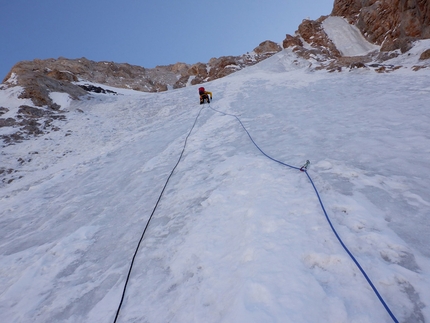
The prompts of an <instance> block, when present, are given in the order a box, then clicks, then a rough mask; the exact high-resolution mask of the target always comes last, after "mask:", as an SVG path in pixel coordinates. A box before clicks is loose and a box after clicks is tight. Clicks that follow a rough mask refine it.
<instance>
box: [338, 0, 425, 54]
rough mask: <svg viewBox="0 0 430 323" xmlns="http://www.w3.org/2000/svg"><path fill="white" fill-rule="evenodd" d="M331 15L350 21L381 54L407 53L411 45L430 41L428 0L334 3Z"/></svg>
mask: <svg viewBox="0 0 430 323" xmlns="http://www.w3.org/2000/svg"><path fill="white" fill-rule="evenodd" d="M331 14H332V15H333V16H341V17H345V18H347V19H348V21H349V22H350V23H353V24H355V25H356V26H357V27H358V28H359V29H360V30H361V32H362V33H363V35H365V36H366V37H367V39H368V40H369V41H370V42H372V43H374V44H377V45H381V51H392V50H395V49H400V50H401V51H402V52H406V51H408V50H409V49H410V43H411V41H413V40H415V39H427V38H430V2H429V1H428V0H379V1H375V0H335V2H334V7H333V11H332V13H331Z"/></svg>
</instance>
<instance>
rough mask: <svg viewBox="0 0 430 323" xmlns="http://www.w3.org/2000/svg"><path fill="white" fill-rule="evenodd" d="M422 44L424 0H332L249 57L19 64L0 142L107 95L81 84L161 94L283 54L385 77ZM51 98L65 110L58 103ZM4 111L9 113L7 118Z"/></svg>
mask: <svg viewBox="0 0 430 323" xmlns="http://www.w3.org/2000/svg"><path fill="white" fill-rule="evenodd" d="M345 37H346V38H345ZM348 37H350V38H348ZM427 38H430V3H429V2H428V1H427V0H380V1H375V0H335V2H334V6H333V11H332V13H331V14H330V15H329V16H322V17H320V18H319V19H317V20H309V19H305V20H303V22H302V23H301V24H300V25H299V27H298V30H297V31H296V33H295V35H286V38H285V40H284V41H283V43H282V46H280V45H279V44H277V43H275V42H272V41H265V42H262V43H261V44H260V45H259V46H258V47H256V48H255V49H254V50H253V51H252V52H250V53H247V54H244V55H241V56H223V57H220V58H212V59H211V60H210V61H209V62H208V63H196V64H193V65H189V64H185V63H176V64H172V65H168V66H157V67H155V68H144V67H140V66H134V65H130V64H126V63H114V62H94V61H91V60H88V59H86V58H80V59H67V58H62V57H60V58H58V59H46V60H40V59H35V60H33V61H23V62H19V63H17V64H16V65H15V66H14V67H13V68H12V69H11V71H10V72H9V74H8V75H7V76H6V78H5V79H4V80H3V83H2V84H1V85H0V90H8V91H11V93H12V92H13V93H16V95H18V97H19V98H20V99H23V100H26V101H25V102H26V103H25V104H23V105H21V106H18V107H9V106H1V102H0V117H1V116H3V117H2V118H0V129H2V128H3V129H5V128H8V129H10V131H4V132H2V133H0V139H2V140H3V142H4V143H5V144H7V145H9V144H13V143H15V142H18V141H21V140H24V139H25V138H27V137H28V136H34V135H39V134H42V133H46V132H47V131H52V130H55V127H53V126H52V124H53V121H54V120H56V119H60V120H61V119H63V118H65V114H64V113H65V111H64V109H65V106H67V101H68V100H80V99H82V98H84V97H85V96H86V95H87V94H88V93H89V92H91V91H93V92H99V93H107V92H109V90H106V89H103V88H101V87H99V86H94V85H93V84H86V83H96V84H100V85H106V86H110V87H114V88H124V89H132V90H137V91H143V92H161V91H167V90H169V89H177V88H183V87H186V86H189V85H196V84H202V83H205V82H208V81H212V80H215V79H218V78H222V77H224V76H227V75H229V74H231V73H234V72H236V71H239V70H241V69H243V68H245V67H248V66H252V65H254V64H256V63H258V62H261V61H263V60H265V59H267V58H268V57H271V56H272V55H274V54H276V53H278V52H280V51H281V50H282V49H290V50H292V51H293V52H294V53H295V54H296V55H297V56H298V57H300V58H304V59H306V60H308V61H309V68H310V69H311V70H321V69H324V70H328V71H330V72H335V71H338V72H340V71H342V70H343V69H344V68H347V69H348V68H349V69H351V68H368V67H369V65H372V66H374V67H375V66H376V68H375V71H376V72H381V73H382V72H383V73H385V72H389V71H392V70H395V69H398V68H400V66H394V65H389V64H384V62H385V61H387V60H388V59H392V58H393V57H396V56H398V55H400V54H401V53H404V52H407V51H408V50H410V48H411V47H412V46H413V42H414V41H415V40H419V39H427ZM417 54H418V55H419V56H420V63H419V64H416V65H415V66H413V67H412V68H413V69H414V70H419V69H422V68H428V67H429V58H430V49H426V50H423V51H422V52H420V53H414V55H417ZM14 89H15V90H14ZM111 92H112V91H111ZM113 94H115V93H113ZM11 95H12V94H11ZM58 96H61V97H62V100H60V101H66V104H64V103H63V102H59V100H58ZM10 110H14V111H15V114H13V113H8V111H10ZM6 116H7V117H6Z"/></svg>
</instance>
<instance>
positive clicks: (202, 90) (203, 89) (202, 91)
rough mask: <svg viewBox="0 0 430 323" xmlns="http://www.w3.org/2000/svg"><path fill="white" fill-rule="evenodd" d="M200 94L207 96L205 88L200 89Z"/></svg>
mask: <svg viewBox="0 0 430 323" xmlns="http://www.w3.org/2000/svg"><path fill="white" fill-rule="evenodd" d="M199 94H200V95H202V94H205V88H204V87H200V88H199Z"/></svg>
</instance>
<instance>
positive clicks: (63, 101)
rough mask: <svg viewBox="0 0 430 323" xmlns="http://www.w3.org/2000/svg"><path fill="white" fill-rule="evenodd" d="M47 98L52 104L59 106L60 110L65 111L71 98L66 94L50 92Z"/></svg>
mask: <svg viewBox="0 0 430 323" xmlns="http://www.w3.org/2000/svg"><path fill="white" fill-rule="evenodd" d="M49 97H50V98H51V99H52V101H53V102H54V103H56V104H58V105H60V106H61V108H62V109H67V108H68V107H69V106H70V103H71V102H72V98H71V97H70V95H69V94H67V93H61V92H50V93H49Z"/></svg>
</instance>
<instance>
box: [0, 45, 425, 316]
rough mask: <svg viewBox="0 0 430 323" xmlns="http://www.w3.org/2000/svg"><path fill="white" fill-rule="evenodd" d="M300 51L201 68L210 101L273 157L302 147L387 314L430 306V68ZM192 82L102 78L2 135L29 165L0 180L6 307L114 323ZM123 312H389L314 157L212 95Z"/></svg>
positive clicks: (1, 288) (152, 229)
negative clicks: (57, 117)
mask: <svg viewBox="0 0 430 323" xmlns="http://www.w3.org/2000/svg"><path fill="white" fill-rule="evenodd" d="M306 66H308V62H306V61H303V60H301V59H299V58H297V57H296V56H294V54H293V53H292V52H291V51H289V50H284V51H282V52H280V53H278V54H276V55H275V56H273V57H271V58H269V59H267V60H265V61H263V62H261V63H259V64H257V65H255V66H253V67H250V68H246V69H244V70H242V71H239V72H237V73H235V74H232V75H230V76H228V77H225V78H222V79H219V80H216V81H213V82H210V83H206V84H205V88H206V89H208V90H209V91H211V92H213V95H214V101H213V102H212V103H211V107H213V108H215V109H217V110H220V111H224V112H227V113H230V114H234V115H237V116H238V117H239V118H240V120H241V121H242V122H243V124H244V126H245V127H246V128H247V130H248V131H249V133H250V134H251V136H252V137H253V139H254V140H255V142H256V143H257V144H258V145H259V146H260V147H261V149H263V150H264V152H265V153H267V154H268V155H270V156H272V157H273V158H276V159H278V160H280V161H282V162H284V163H287V164H290V165H294V166H297V167H300V166H301V165H303V164H304V162H305V161H306V160H307V159H309V160H310V161H311V166H310V168H309V175H310V176H311V177H312V179H313V180H314V182H315V185H316V187H317V188H318V190H319V192H320V195H321V199H322V201H323V203H324V206H325V208H326V210H327V213H328V215H329V217H330V218H331V221H332V223H333V225H334V227H335V228H336V230H337V232H338V233H339V235H340V237H341V238H342V239H343V241H344V243H345V244H346V246H347V247H348V248H349V250H350V251H351V252H352V253H353V255H354V256H355V257H356V258H357V260H358V261H359V262H360V264H361V266H362V267H363V268H364V270H365V271H366V273H367V274H368V276H369V277H370V279H371V280H372V281H373V283H374V284H375V286H376V288H377V289H378V290H379V292H380V293H381V295H382V297H383V298H384V300H385V301H386V302H387V304H388V306H389V307H390V309H391V310H392V311H393V313H394V314H395V316H396V317H397V318H398V319H399V321H400V322H406V323H416V322H430V308H429V305H430V259H429V258H430V251H429V248H428V246H429V245H430V236H429V234H428V232H429V230H430V218H429V215H430V190H429V189H428V188H429V184H430V163H429V157H428V156H429V153H430V136H429V132H428V125H429V124H430V112H429V109H428V99H429V95H430V78H429V71H428V69H427V70H426V69H422V70H420V71H417V72H413V71H411V69H399V70H397V71H394V72H392V73H388V74H378V73H375V72H374V71H373V70H371V69H367V70H366V69H357V70H353V71H351V72H343V73H327V72H325V71H319V72H311V71H309V70H308V69H307V68H306ZM102 87H103V86H102ZM197 88H198V86H190V87H187V88H184V89H178V90H172V91H168V92H163V93H158V94H148V93H138V92H134V91H129V90H127V91H125V90H123V91H122V92H121V95H102V94H94V95H92V98H91V99H90V100H86V99H85V100H82V101H73V102H71V103H70V107H69V109H68V110H69V111H70V112H68V113H67V114H66V116H67V121H57V122H58V126H59V127H60V128H61V130H60V131H56V132H51V133H49V134H46V135H43V136H40V137H37V138H35V139H32V140H28V141H24V142H22V143H19V144H16V145H13V146H8V147H5V148H3V149H2V152H1V155H0V156H1V164H2V167H4V168H6V169H16V170H18V171H19V173H18V174H20V175H22V176H23V177H22V178H20V179H18V178H17V179H15V180H14V181H13V182H12V183H10V184H3V186H2V187H1V188H0V189H1V195H0V205H1V206H0V322H23V323H27V322H36V323H38V322H43V323H49V322H57V323H58V322H81V323H83V322H91V323H97V322H103V323H106V322H113V319H114V316H115V312H116V309H117V307H118V304H119V301H120V298H121V293H122V289H123V286H124V282H125V279H126V275H127V271H128V268H129V265H130V261H131V259H132V256H133V252H134V250H135V248H136V246H137V243H138V241H139V239H140V236H141V234H142V231H143V229H144V228H145V225H146V222H147V220H148V218H149V216H150V214H151V212H152V211H153V208H154V206H155V204H156V202H157V199H158V197H159V194H160V192H161V190H162V188H163V186H164V184H165V182H166V179H167V177H168V175H169V173H170V172H171V170H172V168H173V166H174V165H175V163H176V162H177V160H178V158H179V155H180V152H181V150H182V148H183V145H184V140H185V137H186V135H187V134H188V132H189V131H190V129H191V126H192V125H193V123H194V120H195V118H196V116H197V114H198V112H199V110H200V109H201V108H202V106H201V105H199V104H198V94H197ZM116 90H118V89H116ZM118 91H121V90H118ZM118 91H117V92H118ZM0 93H1V94H0V96H5V95H6V96H7V95H8V94H7V92H5V91H1V92H0ZM4 100H9V101H10V102H12V101H13V102H15V103H14V104H15V105H16V104H18V103H16V99H14V98H9V99H4ZM14 100H15V101H14ZM0 102H4V101H0ZM79 111H83V112H79ZM18 158H23V159H24V161H25V162H23V163H19V162H18V161H17V160H18ZM118 322H124V323H125V322H130V323H131V322H151V323H156V322H160V323H165V322H186V323H188V322H205V323H210V322H217V323H218V322H235V323H240V322H246V323H249V322H264V323H267V322H283V323H289V322H291V323H293V322H294V323H297V322H300V323H306V322H309V323H314V322H336V323H342V322H344V323H351V322H360V323H364V322H369V323H370V322H372V323H373V322H387V323H388V322H392V319H391V318H390V316H389V315H388V314H387V312H386V310H385V309H384V308H383V306H382V305H381V303H380V302H379V301H378V299H377V298H376V296H375V294H374V292H373V291H372V290H371V288H370V287H369V285H368V284H367V282H366V280H365V279H364V277H363V275H362V274H361V273H360V272H359V270H358V269H357V267H356V266H355V264H354V263H353V262H352V260H351V259H350V258H349V256H348V254H347V253H346V252H345V251H344V250H343V248H342V247H341V245H340V244H339V242H338V241H337V239H336V237H335V235H334V234H333V232H332V231H331V229H330V227H329V225H328V223H327V220H326V219H325V216H324V214H323V212H322V209H321V207H320V205H319V202H318V199H317V197H316V195H315V193H314V191H313V188H312V186H311V184H310V182H309V180H308V178H307V177H306V174H305V173H303V172H300V171H297V170H295V169H290V168H288V167H285V166H282V165H280V164H278V163H275V162H273V161H272V160H270V159H268V158H266V157H265V156H263V155H262V154H261V153H260V152H259V151H258V150H257V149H256V147H255V146H254V145H253V144H252V142H251V141H250V139H249V137H248V135H247V134H246V133H245V132H244V130H243V129H242V127H241V126H240V125H239V123H238V122H237V121H236V119H235V118H233V117H231V116H228V115H223V114H220V113H217V112H215V111H213V110H211V109H209V108H208V107H207V106H205V107H204V109H203V110H202V112H201V115H200V117H199V118H198V120H197V122H196V125H195V128H194V129H193V131H192V133H191V135H190V137H189V139H188V142H187V146H186V148H185V152H184V155H183V158H182V160H181V162H180V163H179V165H178V167H177V169H176V171H175V172H174V174H173V176H172V178H171V180H170V182H169V183H168V185H167V187H166V190H165V193H164V195H163V197H162V198H161V201H160V203H159V205H158V208H157V209H156V211H155V213H154V217H153V219H152V221H151V223H150V225H149V227H148V230H147V232H146V234H145V237H144V239H143V241H142V245H141V247H140V249H139V252H138V255H137V258H136V261H135V264H134V269H133V271H132V274H131V279H130V281H129V285H128V288H127V293H126V295H125V299H124V303H123V306H122V309H121V312H120V315H119V319H118Z"/></svg>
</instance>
